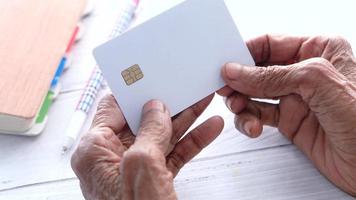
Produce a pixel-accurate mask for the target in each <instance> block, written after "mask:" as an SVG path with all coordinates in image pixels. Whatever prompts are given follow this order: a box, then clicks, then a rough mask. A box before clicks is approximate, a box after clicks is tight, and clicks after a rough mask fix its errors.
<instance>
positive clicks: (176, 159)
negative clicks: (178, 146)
mask: <svg viewBox="0 0 356 200" xmlns="http://www.w3.org/2000/svg"><path fill="white" fill-rule="evenodd" d="M187 162H188V161H187V160H186V159H185V157H184V156H182V155H181V154H179V153H176V152H173V153H172V154H171V155H170V156H169V158H168V163H169V164H170V165H171V166H173V168H175V169H176V170H177V171H178V170H180V169H181V168H182V167H183V166H184V165H185V163H187Z"/></svg>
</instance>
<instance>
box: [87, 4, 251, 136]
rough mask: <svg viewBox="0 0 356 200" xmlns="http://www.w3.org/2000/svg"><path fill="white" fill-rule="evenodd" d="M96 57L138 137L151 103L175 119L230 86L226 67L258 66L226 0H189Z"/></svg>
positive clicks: (97, 51) (117, 40)
mask: <svg viewBox="0 0 356 200" xmlns="http://www.w3.org/2000/svg"><path fill="white" fill-rule="evenodd" d="M94 56H95V58H96V60H97V63H98V65H99V66H100V67H101V69H102V71H103V73H104V77H105V78H106V80H107V81H108V83H109V86H110V88H111V90H112V92H113V94H114V96H115V98H116V100H117V102H118V104H119V106H120V108H121V110H122V112H123V114H124V115H125V118H126V120H127V122H128V125H129V127H130V128H131V130H132V132H133V133H134V134H137V132H138V130H139V125H140V121H141V111H142V107H143V106H144V104H145V103H146V102H147V101H149V100H152V99H158V100H161V101H163V102H164V103H165V104H166V105H167V107H168V109H169V110H170V112H171V115H172V116H174V115H176V114H178V113H179V112H181V111H183V110H184V109H186V108H188V107H189V106H191V105H193V104H194V103H196V102H198V101H200V100H201V99H203V98H204V97H206V96H208V95H210V94H212V93H214V92H215V91H216V90H218V89H220V88H222V87H223V86H224V85H225V84H224V81H223V80H222V78H221V75H220V74H221V68H222V66H223V65H224V64H225V63H227V62H238V63H241V64H246V65H254V61H253V58H252V57H251V55H250V53H249V51H248V49H247V47H246V45H245V42H244V41H243V39H242V38H241V36H240V33H239V31H238V29H237V27H236V25H235V23H234V21H233V19H232V17H231V15H230V13H229V10H228V9H227V7H226V5H225V3H224V1H223V0H186V1H185V2H183V3H181V4H179V5H178V6H176V7H174V8H172V9H170V10H168V11H166V12H164V13H162V14H161V15H159V16H157V17H155V18H153V19H151V20H150V21H148V22H146V23H144V24H142V25H140V26H137V27H136V28H133V29H131V30H130V31H128V32H126V33H124V34H123V35H121V36H119V37H117V38H115V39H113V40H111V41H109V42H107V43H105V44H103V45H101V46H99V47H98V48H96V49H95V50H94Z"/></svg>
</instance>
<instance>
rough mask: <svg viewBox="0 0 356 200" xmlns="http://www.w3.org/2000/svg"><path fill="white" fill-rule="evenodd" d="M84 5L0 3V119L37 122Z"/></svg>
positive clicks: (78, 0) (38, 0) (41, 0)
mask: <svg viewBox="0 0 356 200" xmlns="http://www.w3.org/2000/svg"><path fill="white" fill-rule="evenodd" d="M85 2H86V0H75V1H73V0H50V1H49V0H33V1H28V0H11V1H7V0H1V1H0V31H1V34H0V72H1V73H0V105H1V106H0V114H3V115H11V116H17V117H20V118H26V119H31V118H34V117H35V116H36V114H37V112H38V110H39V108H40V106H41V104H42V101H43V99H44V97H45V95H46V94H47V91H48V89H49V86H50V83H51V80H52V79H53V76H54V73H55V71H56V70H57V66H58V63H59V61H60V59H61V57H62V56H63V54H64V52H65V49H66V46H67V44H68V42H69V40H70V37H71V35H72V33H73V31H74V28H75V26H76V24H77V22H78V19H79V17H80V15H81V13H82V10H83V8H84V5H85Z"/></svg>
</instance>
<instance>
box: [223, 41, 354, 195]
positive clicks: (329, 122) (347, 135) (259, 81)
mask: <svg viewBox="0 0 356 200" xmlns="http://www.w3.org/2000/svg"><path fill="white" fill-rule="evenodd" d="M247 46H248V48H249V50H250V52H251V54H252V55H253V58H254V60H255V61H256V63H257V65H258V66H260V67H248V66H241V65H239V64H235V63H229V64H227V65H226V66H224V67H223V69H222V76H223V78H224V79H225V81H226V83H227V85H228V86H227V87H225V88H224V89H222V90H221V91H219V93H220V94H221V95H223V96H225V97H227V98H226V99H227V100H226V103H227V106H228V107H229V108H230V110H231V111H232V112H234V113H235V114H236V120H235V123H236V127H237V129H238V130H240V131H241V132H243V133H245V134H246V135H248V136H250V137H253V138H254V137H258V136H260V134H261V133H262V129H263V125H269V126H273V127H277V128H278V129H279V131H280V132H281V133H282V134H284V135H285V136H286V137H287V138H289V139H290V140H291V141H292V142H293V143H294V144H295V145H297V146H298V147H299V148H300V149H301V150H302V151H303V152H304V153H305V154H306V155H307V156H308V157H309V158H310V159H311V160H312V161H313V163H314V164H315V166H316V167H317V168H318V169H319V170H320V172H321V173H322V174H324V175H325V176H326V177H327V178H328V179H329V180H330V181H331V182H333V183H334V184H335V185H337V186H338V187H340V188H341V189H342V190H344V191H346V192H348V193H350V194H352V195H354V196H355V195H356V60H355V58H354V56H353V53H352V50H351V47H350V45H349V44H348V43H347V41H345V40H344V39H342V38H327V37H286V36H269V35H265V36H262V37H259V38H256V39H253V40H251V41H249V42H248V43H247ZM253 97H254V98H268V99H279V100H280V102H279V104H277V105H274V104H268V103H261V102H259V101H256V100H252V99H251V98H253Z"/></svg>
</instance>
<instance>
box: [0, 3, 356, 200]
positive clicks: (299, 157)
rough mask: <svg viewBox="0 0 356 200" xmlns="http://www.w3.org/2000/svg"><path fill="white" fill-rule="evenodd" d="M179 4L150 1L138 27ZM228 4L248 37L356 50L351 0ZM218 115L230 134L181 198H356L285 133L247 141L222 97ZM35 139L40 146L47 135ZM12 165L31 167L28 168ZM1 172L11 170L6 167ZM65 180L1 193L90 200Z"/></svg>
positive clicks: (62, 104) (67, 89) (68, 80)
mask: <svg viewBox="0 0 356 200" xmlns="http://www.w3.org/2000/svg"><path fill="white" fill-rule="evenodd" d="M179 1H181V0H143V1H142V5H143V10H142V12H140V16H139V19H138V20H137V21H136V23H140V22H142V21H144V20H147V19H148V18H150V17H152V16H154V15H156V14H159V13H160V12H162V11H163V10H165V9H167V8H169V7H171V6H172V5H174V4H176V3H178V2H179ZM102 3H105V1H102ZM226 3H227V5H228V6H229V8H230V11H231V13H232V15H233V17H234V19H235V20H236V22H237V25H238V27H239V29H240V31H241V33H242V35H243V37H244V38H245V39H249V38H252V37H254V36H257V35H260V34H264V33H282V34H293V35H317V34H331V35H334V34H335V35H342V36H344V37H346V38H347V39H348V40H349V41H350V42H351V43H352V45H353V47H356V29H355V26H354V19H356V12H354V8H355V5H353V1H351V0H339V1H328V0H324V1H307V0H300V1H287V0H269V1H263V0H249V1H243V0H226ZM212 14H213V11H212ZM92 26H94V25H92ZM83 48H84V47H83ZM79 52H81V51H79ZM83 52H89V51H83ZM88 59H90V58H88ZM82 63H86V61H82ZM78 70H79V68H78ZM83 73H89V72H83ZM77 74H78V71H77V69H73V70H72V71H71V73H68V74H67V75H66V77H64V92H63V93H62V94H61V96H60V98H59V100H58V101H57V102H56V103H55V104H54V108H53V109H51V116H52V115H53V118H56V119H58V120H61V122H62V123H59V124H60V125H61V126H60V125H58V123H57V122H52V123H51V122H50V124H49V128H48V129H47V130H46V132H45V133H44V134H49V133H51V132H53V131H58V130H59V132H60V131H63V130H64V129H65V128H63V127H62V126H65V124H66V123H68V121H66V118H67V117H66V115H65V114H63V115H61V114H58V113H62V112H60V110H63V109H70V108H72V107H73V106H74V105H75V100H76V99H77V98H78V95H80V89H82V88H83V87H84V85H85V84H84V83H85V82H84V80H80V79H79V80H78V78H77V76H78V75H77ZM78 89H79V90H78ZM92 114H93V113H92ZM92 114H91V116H92ZM214 114H220V115H222V116H223V117H224V119H225V120H226V126H225V129H224V132H223V134H222V135H221V136H220V137H219V138H218V139H217V140H216V141H215V142H214V143H213V144H212V145H210V146H209V147H208V148H207V149H205V150H204V151H203V152H202V153H201V154H200V155H199V156H198V157H197V158H196V159H194V160H193V161H192V162H190V163H189V164H188V165H187V166H186V167H185V168H184V169H183V170H182V171H181V173H180V174H179V175H178V177H177V178H176V179H175V186H176V190H177V193H178V196H179V197H180V198H181V199H241V200H245V199H246V200H247V199H353V198H352V197H350V196H349V195H347V194H345V193H343V192H342V191H340V190H339V189H338V188H336V187H335V186H334V185H332V184H331V183H330V182H328V181H327V180H326V179H325V178H324V177H323V176H321V175H320V174H319V172H318V171H317V170H316V169H315V168H314V167H313V165H312V164H311V163H310V161H309V160H308V159H307V158H306V157H305V156H304V155H303V154H302V153H301V152H300V151H299V150H298V149H297V148H296V147H295V146H293V145H292V144H290V143H289V141H287V140H286V139H285V138H284V137H283V136H281V135H280V134H279V133H278V131H277V130H275V129H272V128H266V130H265V133H264V134H263V136H262V137H261V138H259V139H254V140H252V139H248V138H246V137H245V136H243V135H241V134H239V133H238V132H237V131H236V130H235V129H234V125H233V115H232V114H230V113H229V112H228V111H227V109H226V108H225V107H224V105H223V103H222V100H221V98H216V99H215V100H214V102H213V103H212V106H210V107H209V108H208V110H207V111H206V113H205V114H204V116H203V117H202V119H200V120H199V121H201V120H203V119H205V118H207V117H208V116H211V115H214ZM90 120H91V119H88V123H87V125H86V127H88V126H89V124H90ZM41 137H45V135H44V136H41ZM2 139H9V138H8V137H2ZM9 140H10V139H9ZM19 140H24V139H22V138H21V139H19ZM33 140H34V141H33V142H36V140H41V138H37V139H33ZM0 141H1V138H0ZM19 148H20V147H19ZM44 148H45V147H44ZM1 153H2V151H1V146H0V158H4V159H8V158H7V157H6V156H5V155H1ZM23 153H24V154H26V153H27V154H30V153H31V152H23ZM1 156H3V157H1ZM69 157H70V156H67V157H65V158H63V159H64V160H63V162H64V163H65V164H64V165H63V167H64V168H68V167H69V162H68V161H69ZM9 160H11V159H9ZM0 162H1V161H0ZM12 165H14V166H15V165H24V166H26V163H12ZM0 170H4V168H2V166H1V165H0ZM6 170H8V173H9V174H10V175H11V174H16V173H20V172H18V171H11V168H10V167H8V168H6ZM24 170H25V169H24ZM48 170H51V169H48ZM25 171H26V170H25ZM26 173H29V172H26ZM58 173H61V172H58ZM63 177H65V179H64V180H50V181H48V182H41V183H34V184H31V185H25V186H20V187H17V188H14V189H8V190H0V199H1V200H2V199H4V200H15V199H28V200H32V199H33V200H35V199H36V200H37V199H47V200H53V199H68V200H70V199H73V200H74V199H75V200H77V199H83V197H82V195H81V191H80V187H79V184H78V180H77V179H76V178H74V177H72V175H71V174H65V175H64V176H63Z"/></svg>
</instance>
